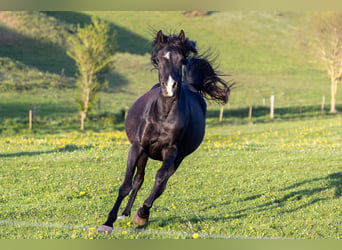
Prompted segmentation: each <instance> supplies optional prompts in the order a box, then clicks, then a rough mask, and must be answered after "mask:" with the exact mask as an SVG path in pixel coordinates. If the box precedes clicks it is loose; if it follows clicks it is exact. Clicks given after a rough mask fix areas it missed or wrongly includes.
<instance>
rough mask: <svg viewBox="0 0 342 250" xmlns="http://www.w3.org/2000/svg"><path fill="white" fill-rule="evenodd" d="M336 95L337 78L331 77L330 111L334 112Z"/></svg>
mask: <svg viewBox="0 0 342 250" xmlns="http://www.w3.org/2000/svg"><path fill="white" fill-rule="evenodd" d="M336 96H337V80H336V79H335V78H334V77H331V100H330V112H331V113H336V112H337V110H336Z"/></svg>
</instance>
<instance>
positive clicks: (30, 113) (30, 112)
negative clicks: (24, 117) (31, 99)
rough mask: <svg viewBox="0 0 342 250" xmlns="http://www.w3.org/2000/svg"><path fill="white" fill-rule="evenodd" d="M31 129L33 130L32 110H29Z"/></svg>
mask: <svg viewBox="0 0 342 250" xmlns="http://www.w3.org/2000/svg"><path fill="white" fill-rule="evenodd" d="M29 129H30V130H31V129H32V110H31V109H30V110H29Z"/></svg>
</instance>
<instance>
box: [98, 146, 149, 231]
mask: <svg viewBox="0 0 342 250" xmlns="http://www.w3.org/2000/svg"><path fill="white" fill-rule="evenodd" d="M142 153H143V149H142V147H141V146H140V144H139V142H138V141H135V142H133V144H132V146H131V149H130V150H129V154H128V160H127V169H126V174H125V179H124V181H123V183H122V185H121V186H120V188H119V194H118V197H117V199H116V201H115V203H114V206H113V208H112V210H111V211H110V212H109V214H108V218H107V220H106V222H105V223H104V224H103V225H102V226H101V227H100V228H99V229H98V232H108V233H111V232H112V230H113V224H114V222H115V220H116V218H117V215H118V211H119V208H120V205H121V203H122V201H123V199H124V198H125V197H126V196H127V195H128V194H129V192H130V191H131V190H132V179H133V175H134V171H135V168H136V164H137V161H138V159H139V157H140V156H141V155H142Z"/></svg>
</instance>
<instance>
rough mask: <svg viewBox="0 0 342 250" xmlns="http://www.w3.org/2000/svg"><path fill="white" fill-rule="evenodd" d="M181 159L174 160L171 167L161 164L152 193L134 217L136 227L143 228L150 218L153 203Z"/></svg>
mask: <svg viewBox="0 0 342 250" xmlns="http://www.w3.org/2000/svg"><path fill="white" fill-rule="evenodd" d="M182 160H183V158H176V160H175V161H174V162H173V163H172V165H171V166H167V164H163V166H162V167H161V168H160V169H159V170H158V172H157V174H156V178H155V183H154V186H153V188H152V191H151V193H150V195H149V196H148V198H147V199H146V200H145V202H144V204H143V206H142V207H141V208H139V210H138V211H137V212H136V213H135V215H134V218H133V220H134V223H135V224H137V225H138V226H145V225H146V224H147V223H148V219H149V217H150V209H151V207H152V204H153V202H154V201H155V200H156V199H157V198H158V197H159V196H160V195H161V194H162V193H163V192H164V190H165V188H166V184H167V181H168V180H169V178H170V177H171V175H173V174H174V172H176V170H177V168H178V166H179V165H180V163H181V162H182Z"/></svg>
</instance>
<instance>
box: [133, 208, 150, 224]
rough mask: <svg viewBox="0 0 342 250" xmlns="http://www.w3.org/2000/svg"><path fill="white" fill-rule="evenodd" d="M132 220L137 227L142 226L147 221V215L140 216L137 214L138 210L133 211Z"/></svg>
mask: <svg viewBox="0 0 342 250" xmlns="http://www.w3.org/2000/svg"><path fill="white" fill-rule="evenodd" d="M133 221H134V223H135V224H137V225H138V226H139V227H142V226H145V225H146V224H147V222H148V217H146V218H141V217H140V216H139V215H138V212H136V213H135V215H134V218H133Z"/></svg>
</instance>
